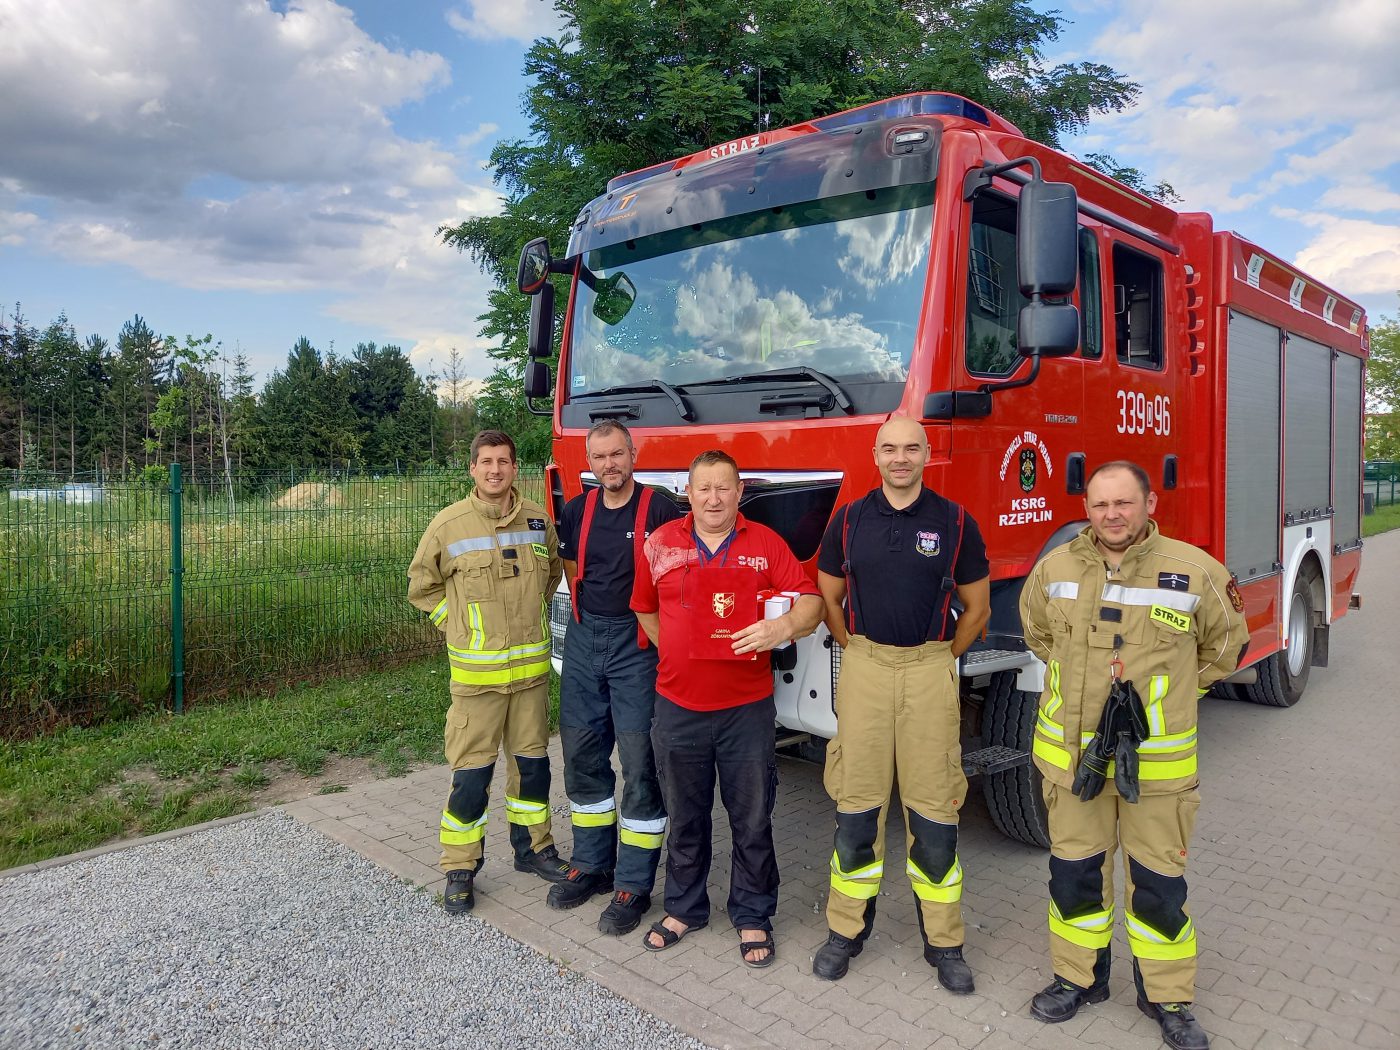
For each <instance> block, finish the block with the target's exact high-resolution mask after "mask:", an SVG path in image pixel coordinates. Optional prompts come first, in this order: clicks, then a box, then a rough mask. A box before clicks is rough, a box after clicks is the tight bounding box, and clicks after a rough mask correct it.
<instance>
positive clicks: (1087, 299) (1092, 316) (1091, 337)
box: [1079, 228, 1103, 358]
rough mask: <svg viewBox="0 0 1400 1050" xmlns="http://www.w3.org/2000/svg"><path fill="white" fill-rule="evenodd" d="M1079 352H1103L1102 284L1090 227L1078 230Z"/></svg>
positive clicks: (1088, 354)
mask: <svg viewBox="0 0 1400 1050" xmlns="http://www.w3.org/2000/svg"><path fill="white" fill-rule="evenodd" d="M1079 354H1080V356H1081V357H1088V358H1098V357H1102V356H1103V284H1102V276H1101V274H1100V273H1099V242H1098V240H1097V239H1095V237H1094V231H1093V230H1087V229H1083V228H1081V229H1080V231H1079Z"/></svg>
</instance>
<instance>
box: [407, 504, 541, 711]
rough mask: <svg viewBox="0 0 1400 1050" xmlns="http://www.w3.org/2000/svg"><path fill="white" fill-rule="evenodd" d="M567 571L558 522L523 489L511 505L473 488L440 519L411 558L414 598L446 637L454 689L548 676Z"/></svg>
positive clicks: (502, 686)
mask: <svg viewBox="0 0 1400 1050" xmlns="http://www.w3.org/2000/svg"><path fill="white" fill-rule="evenodd" d="M562 574H563V563H562V562H561V561H560V560H559V538H558V536H557V535H556V534H555V531H554V524H553V523H552V522H551V521H550V520H549V518H548V516H547V515H546V514H545V512H544V509H543V508H542V507H540V505H539V504H537V503H535V502H534V501H533V500H527V499H523V498H522V497H521V495H520V492H519V491H518V490H516V489H514V488H512V489H511V504H510V509H509V510H506V511H502V510H501V509H500V508H499V507H497V506H495V505H494V504H491V503H486V502H484V501H482V500H480V499H478V498H477V497H476V495H475V494H472V495H471V496H468V497H467V498H466V499H464V500H458V501H457V502H456V503H454V504H452V505H451V506H450V507H447V508H446V509H445V510H442V511H440V512H439V513H438V515H437V516H436V517H435V518H433V521H432V524H431V525H429V526H428V530H427V531H426V532H425V533H423V538H422V539H421V540H419V541H418V550H417V551H416V552H415V553H414V555H413V561H412V563H411V564H410V565H409V567H408V600H409V601H410V602H412V603H413V604H414V605H415V606H417V607H418V608H419V609H421V610H423V612H425V613H427V614H428V616H429V618H431V619H432V621H433V623H434V624H436V625H437V627H438V629H439V630H441V631H442V633H443V634H444V635H445V636H446V640H447V656H448V662H449V664H450V665H451V668H452V692H453V693H454V694H456V695H458V696H471V695H474V694H476V693H484V692H500V693H512V692H517V691H519V690H522V689H526V688H528V687H530V686H533V685H537V684H538V683H539V682H540V681H542V680H543V679H544V678H546V677H547V676H548V674H549V648H550V638H549V599H550V596H551V595H553V594H554V588H555V587H556V586H557V585H558V583H559V577H560V576H561V575H562Z"/></svg>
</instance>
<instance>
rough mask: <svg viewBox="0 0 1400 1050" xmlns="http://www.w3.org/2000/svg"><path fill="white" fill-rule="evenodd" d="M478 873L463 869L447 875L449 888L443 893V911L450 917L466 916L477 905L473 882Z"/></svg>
mask: <svg viewBox="0 0 1400 1050" xmlns="http://www.w3.org/2000/svg"><path fill="white" fill-rule="evenodd" d="M475 878H476V872H474V871H472V870H471V869H470V868H461V869H459V870H457V871H449V872H448V873H447V887H446V888H445V889H444V890H443V891H442V910H443V911H445V912H447V914H448V915H465V914H466V913H467V912H469V911H471V910H472V905H473V904H475V903H476V895H475V894H474V893H473V892H472V882H473V880H474V879H475Z"/></svg>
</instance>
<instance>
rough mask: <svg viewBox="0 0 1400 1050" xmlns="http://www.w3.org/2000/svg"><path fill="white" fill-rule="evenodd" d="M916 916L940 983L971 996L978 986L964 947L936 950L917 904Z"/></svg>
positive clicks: (928, 955)
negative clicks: (968, 963)
mask: <svg viewBox="0 0 1400 1050" xmlns="http://www.w3.org/2000/svg"><path fill="white" fill-rule="evenodd" d="M911 812H912V811H911ZM914 915H915V917H916V918H917V919H918V920H919V936H920V937H922V938H923V941H924V962H926V963H928V964H929V965H930V966H932V967H933V968H934V969H935V970H937V971H938V983H939V984H941V985H942V986H943V987H944V988H946V989H948V991H950V992H952V993H953V994H954V995H971V994H972V993H973V992H974V991H976V989H977V986H976V984H975V982H974V981H973V980H972V967H970V966H968V965H967V961H966V960H965V959H964V958H963V953H962V950H963V946H962V945H961V944H955V945H950V946H948V947H945V948H936V947H934V946H933V945H932V944H929V942H928V931H927V930H926V929H924V910H923V909H922V908H920V907H919V905H918V903H917V902H915V904H914Z"/></svg>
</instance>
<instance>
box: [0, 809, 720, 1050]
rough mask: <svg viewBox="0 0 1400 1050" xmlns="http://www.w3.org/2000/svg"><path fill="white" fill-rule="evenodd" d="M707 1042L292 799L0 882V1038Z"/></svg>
mask: <svg viewBox="0 0 1400 1050" xmlns="http://www.w3.org/2000/svg"><path fill="white" fill-rule="evenodd" d="M138 1046H139V1047H200V1048H209V1047H228V1048H234V1047H238V1048H242V1047H258V1048H262V1047H267V1048H273V1047H288V1048H292V1047H296V1048H311V1047H334V1048H335V1050H351V1048H357V1047H381V1046H383V1047H390V1046H393V1047H402V1046H413V1047H459V1046H460V1047H471V1048H473V1050H476V1048H495V1047H502V1048H505V1047H510V1048H516V1047H520V1048H526V1047H529V1048H533V1047H555V1046H557V1047H568V1048H570V1050H579V1048H583V1047H609V1048H612V1047H616V1048H619V1050H621V1048H627V1047H637V1048H646V1050H652V1048H656V1050H671V1048H675V1050H681V1048H685V1050H704V1047H703V1044H701V1043H698V1042H696V1041H695V1040H693V1039H691V1038H690V1037H688V1036H686V1035H684V1034H682V1033H680V1032H678V1031H677V1030H676V1029H674V1028H672V1027H671V1026H670V1025H668V1024H666V1023H665V1022H663V1021H660V1020H658V1019H656V1018H654V1017H652V1016H650V1015H648V1014H646V1013H644V1012H642V1011H641V1010H639V1009H637V1008H636V1007H635V1006H633V1005H631V1004H630V1003H628V1002H626V1001H625V1000H623V999H620V998H618V997H617V996H615V995H613V994H612V993H611V992H609V991H607V990H605V989H603V988H601V987H600V986H598V985H597V984H595V983H593V982H592V981H589V980H588V979H587V978H585V977H582V976H580V975H579V974H576V973H573V972H572V971H569V970H567V969H563V968H561V967H560V966H559V965H558V964H557V963H553V962H551V961H550V960H549V959H548V958H546V957H545V956H543V955H541V954H539V953H538V952H536V951H535V950H533V949H532V948H528V947H526V946H524V945H522V944H520V943H519V942H517V941H513V940H511V939H510V938H509V937H506V936H505V935H504V934H502V933H500V932H498V931H497V930H496V929H494V928H493V927H491V926H488V925H487V924H486V923H484V922H482V921H480V920H479V919H476V918H473V917H471V916H466V917H461V918H454V919H448V918H447V917H446V916H445V915H444V914H443V913H442V909H441V908H440V907H439V906H438V904H437V903H436V901H435V900H434V899H433V897H432V896H431V895H429V894H427V893H424V892H422V891H421V890H418V889H415V888H413V887H411V886H408V885H406V884H404V883H402V882H400V881H398V880H396V879H395V878H394V877H393V876H391V875H389V874H388V873H386V872H384V871H381V870H380V869H379V868H376V867H375V866H374V865H373V864H371V863H370V862H369V861H367V860H365V859H364V858H363V857H360V856H359V855H357V854H355V853H353V852H352V851H350V850H349V849H346V848H345V847H343V846H341V845H339V844H338V843H335V842H331V841H330V840H329V839H326V838H324V837H323V836H321V835H320V834H318V833H317V832H315V831H312V830H311V829H309V828H306V827H305V826H303V825H301V824H299V823H298V822H296V821H294V820H292V819H291V818H289V817H286V816H283V815H282V814H280V813H276V812H269V813H268V814H266V815H264V816H261V817H258V818H257V819H254V820H248V821H243V822H241V823H237V824H232V825H227V826H224V827H220V828H214V829H211V830H209V831H205V832H200V833H197V834H194V835H190V836H187V837H185V838H180V839H173V840H170V841H166V842H155V843H148V844H146V845H142V846H136V847H133V848H131V849H128V850H123V851H121V852H118V853H111V854H107V855H105V856H101V857H94V858H92V859H90V860H86V861H81V862H78V863H75V864H72V865H69V866H66V867H62V868H56V869H51V870H47V871H39V872H33V873H30V874H26V875H19V876H15V877H14V878H9V879H0V1047H84V1048H88V1047H123V1048H125V1047H138Z"/></svg>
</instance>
